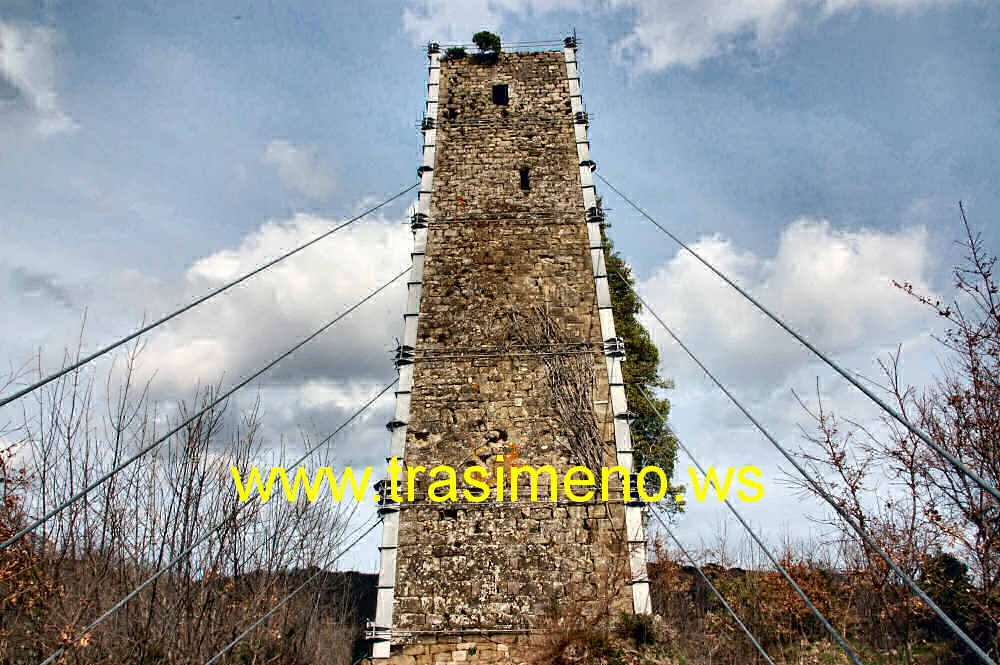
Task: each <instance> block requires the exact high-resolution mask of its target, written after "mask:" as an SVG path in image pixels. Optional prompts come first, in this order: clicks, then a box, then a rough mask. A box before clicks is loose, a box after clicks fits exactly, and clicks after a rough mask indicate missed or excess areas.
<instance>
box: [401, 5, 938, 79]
mask: <svg viewBox="0 0 1000 665" xmlns="http://www.w3.org/2000/svg"><path fill="white" fill-rule="evenodd" d="M955 1H957V0H699V1H698V2H693V1H692V0H611V1H610V2H609V3H602V2H597V1H596V0H585V1H584V2H583V3H569V2H564V1H563V0H495V1H491V0H475V1H473V2H464V3H460V4H459V5H457V6H456V5H454V4H452V3H446V2H445V1H444V0H413V1H411V2H410V6H408V7H405V8H404V9H403V28H404V29H405V30H406V31H407V32H408V33H410V34H412V35H413V36H414V37H415V39H416V40H417V41H430V40H436V41H468V40H469V38H470V35H472V34H473V33H474V32H476V31H477V30H482V29H484V28H487V29H491V30H493V31H502V28H503V26H504V24H505V23H507V22H508V21H509V19H510V17H511V16H512V15H522V16H526V15H544V14H547V13H551V12H553V11H557V10H572V9H576V10H578V11H586V12H596V11H605V12H607V11H608V10H610V11H611V12H613V13H614V12H618V13H622V14H624V15H626V16H629V17H634V23H633V25H632V27H631V30H630V32H629V34H628V35H627V36H626V37H624V38H623V39H621V40H619V41H618V42H617V43H616V44H615V45H614V52H615V55H616V56H617V57H618V58H619V59H621V60H623V61H627V62H631V63H635V65H636V66H637V67H639V68H640V69H646V70H659V69H665V68H667V67H672V66H676V65H680V66H687V67H693V66H696V65H698V64H699V63H700V62H702V61H704V60H706V59H709V58H713V57H716V56H719V55H724V54H726V53H727V52H730V51H732V50H733V49H735V48H736V47H737V45H738V44H740V43H745V44H746V45H748V46H749V47H750V48H751V49H752V50H755V51H760V50H767V49H769V48H772V47H774V46H775V45H776V44H778V43H779V42H780V40H781V39H782V38H783V37H785V36H786V35H787V34H788V33H789V32H790V31H791V30H792V29H794V28H795V27H796V26H798V25H800V24H801V23H803V22H807V21H811V22H820V21H823V20H825V19H827V18H829V17H831V16H833V15H834V14H837V13H840V12H845V11H849V10H852V9H858V8H873V9H879V10H892V11H900V12H902V11H911V10H916V9H921V8H924V7H929V6H932V5H942V4H950V3H951V2H955ZM533 37H534V38H543V37H544V36H540V35H534V36H533ZM584 38H586V36H585V35H584Z"/></svg>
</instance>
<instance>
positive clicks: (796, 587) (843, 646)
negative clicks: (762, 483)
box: [636, 386, 864, 665]
mask: <svg viewBox="0 0 1000 665" xmlns="http://www.w3.org/2000/svg"><path fill="white" fill-rule="evenodd" d="M636 389H637V390H638V391H639V394H640V395H642V398H643V399H644V400H646V403H647V404H649V407H650V408H651V409H652V410H653V413H655V414H656V415H657V416H658V417H659V419H660V421H661V422H662V423H663V424H664V425H665V426H666V427H667V428H668V430H669V431H670V432H671V434H673V430H671V429H670V425H669V424H668V423H667V419H666V418H664V417H663V415H662V414H661V413H660V411H659V410H658V409H657V408H656V406H655V405H654V404H653V402H652V400H650V399H649V396H648V395H646V392H645V391H644V390H643V389H642V387H640V386H636ZM674 439H675V440H676V441H677V445H678V446H679V447H680V448H681V450H683V451H684V452H685V453H687V456H688V457H689V458H691V461H692V462H694V465H695V466H696V467H698V470H699V471H701V475H703V476H704V475H707V474H706V473H705V467H703V466H702V465H701V463H700V462H699V461H698V459H697V458H696V457H695V456H694V453H692V452H691V450H690V449H689V448H688V447H687V446H685V445H684V442H683V441H681V440H680V437H678V436H676V435H674ZM722 502H723V503H724V504H726V507H727V508H729V511H730V512H731V513H732V514H733V516H735V517H736V519H737V520H738V521H739V523H740V524H741V525H743V528H744V529H745V530H746V532H747V533H748V534H749V535H750V537H751V538H752V539H753V541H754V542H755V543H757V547H759V548H760V549H761V551H762V552H763V553H764V555H765V556H766V557H767V558H768V559H769V560H770V561H771V563H772V564H774V567H775V568H777V569H778V572H780V573H781V576H782V577H784V578H785V580H786V581H787V582H788V584H789V585H791V587H792V589H793V590H794V591H795V593H797V594H798V595H799V598H801V599H802V601H803V602H804V603H805V604H806V607H808V608H809V611H810V612H812V613H813V616H815V617H816V618H817V619H819V622H820V624H822V625H823V628H825V629H826V632H828V633H830V635H831V636H832V637H833V639H835V640H836V641H837V644H839V645H840V648H841V649H843V650H844V653H845V654H847V657H848V658H850V659H851V661H853V662H854V665H864V663H862V662H861V660H860V659H859V658H858V655H857V654H856V653H854V649H852V648H851V647H850V645H848V644H847V640H845V639H844V638H843V637H842V636H841V635H840V633H838V632H837V629H836V628H834V627H833V625H832V624H831V623H830V622H829V621H827V619H826V617H825V616H823V613H822V612H820V611H819V608H818V607H816V605H814V604H813V602H812V601H811V600H809V596H807V595H806V592H805V591H803V590H802V587H800V586H799V585H798V583H797V582H796V581H795V580H794V579H792V576H791V575H790V574H789V572H788V571H787V570H786V569H785V567H784V566H782V565H781V562H780V561H779V560H778V558H777V557H776V556H775V555H774V553H773V552H771V550H770V548H768V546H767V545H765V544H764V541H763V540H762V539H761V537H760V536H758V535H757V532H756V531H754V530H753V527H751V526H750V524H749V523H748V522H747V521H746V520H745V519H744V518H743V515H742V514H740V512H739V511H738V510H736V508H735V507H734V506H733V504H732V503H730V502H729V499H723V500H722Z"/></svg>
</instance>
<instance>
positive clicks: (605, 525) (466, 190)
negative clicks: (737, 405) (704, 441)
mask: <svg viewBox="0 0 1000 665" xmlns="http://www.w3.org/2000/svg"><path fill="white" fill-rule="evenodd" d="M428 56H429V59H430V66H429V75H428V84H427V107H426V116H425V119H424V121H423V124H422V129H423V134H424V149H423V164H422V165H421V166H420V168H419V173H420V177H421V185H420V191H419V197H418V201H417V212H416V213H415V214H414V215H413V218H412V226H413V233H414V249H413V255H412V256H413V269H412V273H411V277H410V281H409V287H408V288H409V297H408V299H407V305H406V312H405V313H404V315H403V317H404V324H405V325H404V334H403V343H402V345H401V347H400V349H399V350H398V353H397V359H396V364H397V367H398V369H399V377H400V380H399V385H398V391H397V393H396V395H397V401H396V412H395V416H394V419H393V420H392V421H391V422H390V423H389V425H388V427H389V429H390V430H391V432H392V440H391V450H390V458H391V457H397V458H398V459H400V460H401V461H402V462H403V464H404V465H405V466H406V467H409V468H413V467H416V466H423V467H426V468H427V469H431V468H432V467H434V466H436V465H438V464H445V465H450V466H452V467H454V468H455V469H456V470H457V471H458V473H459V480H460V481H461V473H462V470H463V469H464V468H465V467H467V466H469V465H481V466H484V467H487V468H489V469H491V473H493V474H495V473H497V472H498V469H497V467H500V469H503V465H504V464H511V465H532V466H535V467H538V466H541V465H544V464H548V465H552V466H553V467H555V468H556V469H557V470H558V471H559V472H560V473H564V472H565V471H566V470H567V469H568V468H570V467H571V466H575V465H585V466H589V467H590V468H594V467H595V466H602V465H605V466H609V467H610V466H615V465H618V466H622V467H625V468H626V469H630V470H631V469H632V452H631V449H632V447H631V438H630V433H629V415H630V414H629V412H628V407H627V405H626V402H625V390H624V386H623V383H622V372H621V363H622V360H623V345H622V344H621V342H620V340H619V339H618V338H617V336H616V334H615V326H614V320H613V316H612V310H611V301H610V292H609V288H608V276H607V273H606V270H605V263H604V254H603V249H602V246H601V233H600V228H601V227H600V225H601V223H602V221H603V215H602V212H601V211H600V210H599V208H598V206H597V200H596V197H595V192H594V184H593V178H592V171H593V169H594V168H595V165H594V163H593V162H592V161H591V159H590V146H589V143H588V140H587V123H588V119H587V114H586V113H585V112H584V109H583V103H582V98H581V95H580V79H579V75H578V71H577V64H576V41H575V39H574V38H567V39H566V40H565V48H564V49H562V50H559V51H546V52H524V53H501V54H499V56H498V57H496V58H490V57H480V56H469V57H464V58H458V59H454V58H446V57H443V54H442V53H441V52H440V48H439V47H438V45H437V44H431V45H429V47H428ZM497 455H504V456H505V460H506V461H505V462H499V463H498V462H497ZM508 472H509V469H508ZM508 475H509V474H508ZM615 477H616V478H617V477H618V476H615ZM522 478H523V477H522ZM541 478H542V480H541V482H540V483H539V486H540V488H541V489H540V496H539V501H538V502H530V501H527V500H525V497H523V496H519V501H517V502H510V501H507V502H498V501H496V497H495V496H493V497H491V498H490V499H489V500H487V501H484V502H482V503H472V502H468V501H465V500H464V499H463V498H462V497H461V496H460V497H459V499H460V500H459V501H458V502H446V503H435V502H431V501H429V500H428V496H427V482H426V481H424V482H421V483H419V484H417V486H416V490H417V491H416V494H415V500H414V501H403V502H401V503H388V504H386V505H383V506H382V508H381V510H380V512H381V513H382V515H383V518H384V526H383V534H382V546H381V548H380V549H381V570H380V574H379V588H378V607H377V612H376V617H375V620H374V622H373V625H371V626H370V629H369V637H370V638H371V639H372V640H373V657H374V658H375V659H390V660H392V661H394V662H399V663H402V662H405V663H407V664H408V665H413V664H414V663H415V664H416V665H424V664H425V663H426V664H431V663H435V662H438V663H442V662H448V661H455V662H459V661H461V662H466V663H475V662H484V663H486V662H492V661H514V662H517V661H524V660H527V659H528V658H529V657H530V656H531V655H532V653H534V652H537V651H538V649H539V648H540V647H541V644H542V642H543V641H544V640H545V639H546V636H547V635H551V634H552V632H553V631H554V630H557V627H558V626H559V625H563V626H565V625H567V624H568V623H571V622H573V621H576V622H578V623H586V624H587V625H590V626H594V627H602V626H611V625H613V624H614V623H615V622H616V621H617V619H618V617H619V615H620V614H621V613H622V612H637V613H648V612H649V611H650V609H649V608H650V602H649V585H648V582H647V579H646V550H645V535H644V529H643V516H642V508H641V506H640V505H635V504H627V503H626V502H625V501H624V500H623V496H622V491H621V484H620V482H619V483H618V489H617V492H616V493H614V494H612V495H611V496H610V497H609V498H610V500H609V501H602V500H601V497H600V496H599V493H598V495H597V496H595V498H594V500H592V501H588V502H584V503H577V502H575V501H570V500H567V498H566V497H565V496H564V494H563V490H562V489H561V488H560V489H559V495H558V497H557V500H556V501H552V500H550V497H549V495H548V491H547V487H548V486H547V485H546V477H545V476H544V475H542V476H541ZM598 478H599V470H598ZM431 480H433V479H431ZM524 480H526V479H524ZM460 484H461V482H460ZM560 485H561V482H560ZM560 622H561V623H560ZM383 662H384V661H383Z"/></svg>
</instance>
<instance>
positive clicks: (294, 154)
mask: <svg viewBox="0 0 1000 665" xmlns="http://www.w3.org/2000/svg"><path fill="white" fill-rule="evenodd" d="M264 163H266V164H269V165H271V166H273V167H274V168H275V169H276V170H277V171H278V177H279V178H281V182H282V183H283V184H284V185H285V186H286V187H290V188H291V189H294V190H296V191H298V192H301V193H302V194H305V195H306V196H308V197H309V198H313V199H321V198H324V197H326V196H329V195H330V194H331V193H332V192H333V190H334V186H335V184H336V181H335V179H334V177H333V173H332V171H331V169H330V167H329V166H327V165H326V164H324V163H323V162H322V161H321V160H320V159H319V157H318V155H317V154H316V149H315V148H313V147H309V146H297V145H294V144H292V143H290V142H288V141H284V140H281V139H275V140H274V141H271V142H270V143H268V144H267V149H266V150H265V151H264Z"/></svg>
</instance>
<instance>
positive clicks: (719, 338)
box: [637, 218, 937, 538]
mask: <svg viewBox="0 0 1000 665" xmlns="http://www.w3.org/2000/svg"><path fill="white" fill-rule="evenodd" d="M692 248H693V249H695V251H697V252H699V253H700V254H702V255H703V256H704V257H705V258H706V259H707V260H708V261H710V262H711V263H713V264H714V265H715V266H716V267H718V268H719V269H720V270H721V271H723V272H724V273H726V274H728V275H729V276H730V277H731V278H732V279H734V281H735V282H736V283H738V284H739V285H740V286H741V287H743V288H745V289H746V290H747V291H749V292H750V294H751V295H753V296H754V297H756V298H757V299H758V300H759V301H761V302H762V303H763V304H765V305H766V306H768V307H770V308H771V309H772V310H773V311H775V312H776V313H777V314H778V315H779V316H780V317H782V318H783V319H784V320H785V321H787V322H788V323H789V324H790V325H791V326H792V327H794V328H795V329H797V330H798V331H799V332H800V333H802V334H803V335H804V336H805V337H806V338H807V339H809V340H810V341H811V342H813V343H815V344H816V345H817V346H818V347H819V348H820V349H821V350H823V351H824V352H826V353H827V354H828V355H830V356H832V357H833V358H834V359H835V360H837V361H839V362H840V363H841V365H843V366H844V367H845V368H846V369H847V370H848V371H858V372H861V373H863V374H865V375H866V376H877V374H878V372H877V368H876V366H875V362H876V360H877V359H878V358H884V356H885V354H886V353H887V352H889V351H891V350H894V349H895V347H896V345H897V344H903V354H904V355H903V358H904V362H905V363H906V365H905V368H906V369H907V374H906V376H905V377H904V378H905V379H907V380H909V381H911V382H914V383H916V384H920V383H922V382H924V381H925V380H926V379H927V378H928V376H929V374H930V373H931V372H933V370H934V364H935V358H934V353H933V348H934V347H933V343H932V342H931V341H930V339H929V333H930V331H931V327H932V326H934V325H936V324H937V322H936V320H935V319H934V317H932V316H930V315H929V314H928V312H927V311H926V309H925V308H922V307H920V306H919V305H917V304H916V303H915V302H914V301H913V300H912V299H911V298H909V297H907V296H906V295H905V294H903V293H902V292H900V291H899V290H898V289H896V288H895V287H893V286H892V284H891V280H892V279H897V280H900V281H902V280H907V281H910V282H912V283H913V284H914V286H915V288H917V289H918V290H920V291H921V292H923V293H926V294H928V295H931V296H933V295H934V292H933V290H932V288H931V287H930V285H929V280H930V277H929V276H930V275H931V274H932V273H934V271H935V270H936V268H937V266H935V265H934V255H933V253H932V251H931V249H930V247H929V236H928V233H927V231H926V229H925V228H924V227H919V226H918V227H909V228H903V229H900V230H899V231H896V232H881V231H872V230H867V229H861V230H857V231H845V230H839V229H836V228H834V227H833V226H832V225H831V224H830V223H829V222H827V221H825V220H814V219H805V218H803V219H798V220H796V221H794V222H793V223H791V224H790V225H789V226H788V227H787V228H785V229H784V231H783V232H782V233H781V235H780V237H779V238H778V245H777V250H776V253H775V255H774V256H772V257H762V256H759V255H757V254H755V253H753V252H749V251H745V250H741V249H739V248H737V247H736V246H734V244H733V243H732V242H731V241H730V240H728V239H726V238H724V237H722V236H719V235H715V236H710V237H706V238H702V239H700V240H699V241H697V242H695V243H693V244H692ZM637 288H638V289H639V292H640V294H642V295H643V297H644V298H645V299H646V300H647V301H648V302H649V303H650V305H651V306H652V308H653V309H654V310H656V312H657V313H658V314H659V315H660V316H661V318H663V320H664V321H665V322H666V323H667V325H669V326H670V327H671V328H672V329H673V330H674V331H675V332H676V333H677V335H678V336H679V337H680V338H681V339H682V340H683V341H684V342H685V343H686V344H687V345H688V346H689V347H691V349H692V351H693V352H694V353H695V354H696V355H697V356H698V357H699V359H700V360H701V361H702V362H704V363H705V365H706V366H707V367H708V368H709V370H710V371H712V372H713V373H714V374H715V375H716V376H717V377H718V378H719V379H720V381H722V382H723V383H724V384H726V385H727V387H728V388H729V389H730V390H731V391H732V392H733V394H734V395H735V396H736V397H737V398H738V399H740V400H741V401H742V402H743V403H744V404H745V405H746V406H747V407H748V408H749V409H750V411H751V412H752V413H753V414H754V415H755V416H756V417H757V418H758V419H760V420H761V421H762V422H763V424H764V425H765V427H767V428H768V429H769V430H770V431H771V433H772V434H774V435H775V436H776V437H777V438H778V440H779V441H780V442H781V443H782V444H783V445H784V446H786V447H788V448H791V449H797V448H798V447H799V445H800V442H801V439H800V432H799V429H798V425H799V424H801V425H802V426H804V427H806V428H807V429H810V428H811V425H810V423H809V419H808V417H807V415H806V414H805V412H804V411H802V409H801V408H800V407H799V406H798V404H797V402H796V401H795V398H794V396H793V395H792V392H791V391H792V390H793V389H794V390H795V391H796V392H798V393H799V395H801V396H803V397H804V398H806V399H810V400H813V398H814V391H815V387H816V384H815V381H816V379H817V377H819V378H820V380H821V389H822V391H823V394H824V400H825V401H826V407H827V408H828V409H835V410H836V411H837V412H838V413H839V414H841V415H843V416H846V417H849V418H855V419H857V420H859V421H860V422H864V423H867V424H868V425H869V426H874V427H875V428H876V429H877V424H876V423H877V418H878V412H877V409H876V408H875V407H874V406H873V405H872V403H870V402H868V401H867V398H865V397H864V396H863V395H861V394H860V393H859V392H858V391H856V390H855V389H854V388H852V387H850V386H849V385H848V384H847V383H846V382H844V381H842V380H840V379H839V378H835V377H834V374H833V372H832V370H830V369H828V368H826V367H825V366H824V365H823V364H822V363H821V361H819V360H818V359H817V358H815V357H814V356H813V355H811V354H810V353H809V352H808V351H806V350H805V349H804V348H803V347H802V346H801V345H800V344H799V343H798V342H796V341H795V340H794V339H793V338H792V337H791V336H789V335H788V334H787V333H785V332H784V331H782V330H781V329H779V328H778V327H777V326H776V325H775V324H774V323H773V322H772V321H770V320H769V319H767V318H765V316H764V315H763V314H761V313H760V312H759V311H758V310H756V309H755V308H754V307H753V306H752V305H751V304H750V303H748V302H746V301H745V300H744V299H743V298H742V296H740V295H739V294H738V293H736V292H735V290H733V289H732V288H731V287H730V286H728V285H726V284H725V283H724V282H722V281H721V280H720V279H719V278H718V277H716V276H715V275H714V274H712V273H711V272H709V271H708V270H707V269H706V268H705V267H704V266H703V265H701V264H700V263H698V262H697V260H696V259H694V258H693V257H691V255H690V254H687V253H686V252H681V251H679V252H678V253H677V254H676V255H674V256H673V258H671V259H670V260H669V261H667V262H666V263H665V264H664V265H663V266H661V267H660V268H659V269H658V270H657V271H656V272H655V273H654V274H653V275H652V276H651V277H650V278H649V279H647V280H644V281H642V282H640V283H639V284H638V285H637ZM643 317H644V323H645V325H646V327H647V328H648V329H649V331H650V333H651V335H652V337H653V340H654V341H655V342H656V344H657V347H658V348H659V349H660V358H661V372H662V374H663V375H664V376H667V377H671V378H673V379H675V381H676V384H677V388H676V389H675V390H673V391H671V394H669V397H670V398H671V402H672V415H671V419H672V421H673V422H674V426H675V429H676V430H677V432H678V434H679V435H680V437H681V439H682V440H684V441H685V442H686V443H687V444H688V445H689V446H690V447H691V448H692V449H694V451H695V454H696V455H698V456H699V458H700V461H701V462H702V463H703V464H705V465H706V466H708V465H716V466H717V467H728V466H730V465H734V466H742V465H746V464H753V465H756V466H758V467H760V468H761V469H762V470H763V472H764V484H765V487H766V493H765V499H764V500H762V501H760V502H758V503H755V504H746V505H742V506H740V507H739V509H740V510H741V511H743V512H745V513H746V514H747V515H748V516H749V518H750V519H751V521H753V522H755V523H760V524H766V525H768V527H769V529H770V531H771V533H772V535H776V533H780V531H782V530H783V529H787V530H789V531H790V532H792V533H795V534H798V535H802V534H805V533H807V532H808V531H809V529H810V523H809V521H808V520H807V519H806V517H805V516H804V515H805V514H806V513H809V514H813V515H820V514H823V512H824V508H823V507H822V506H820V505H818V504H816V503H813V502H806V503H803V502H802V501H801V500H800V499H799V498H798V497H796V496H795V494H794V492H793V491H792V490H791V489H789V488H788V487H786V486H783V485H782V484H781V483H780V482H779V481H780V480H781V478H782V472H781V469H790V466H789V465H788V464H787V462H785V461H784V460H782V459H781V458H780V456H779V454H778V453H777V452H776V451H775V450H774V449H773V448H772V447H771V446H770V444H769V443H768V442H767V441H766V440H765V439H764V438H763V437H762V436H761V435H760V433H759V432H757V431H756V430H755V429H754V428H753V427H752V425H751V424H750V423H749V422H748V421H747V420H746V418H745V417H744V416H743V415H742V414H741V413H740V412H739V411H737V410H736V408H735V407H734V406H733V405H732V404H731V403H729V401H728V400H727V399H726V398H725V397H724V396H723V395H722V393H721V391H719V390H718V389H717V388H715V386H714V385H712V384H711V383H710V382H709V381H708V380H707V379H706V378H705V377H704V375H703V374H702V372H701V370H700V369H698V367H697V366H696V365H695V364H694V363H693V362H692V361H691V360H690V359H689V358H688V357H687V356H686V355H685V354H684V352H683V351H682V350H681V349H680V348H679V347H678V346H677V344H676V343H674V342H673V341H672V340H671V339H670V338H669V337H668V335H667V334H666V333H665V332H664V331H663V329H662V327H660V325H659V324H658V323H657V322H656V321H655V320H653V319H652V318H651V317H650V316H649V315H648V313H644V314H643ZM688 464H689V461H688V459H687V458H686V456H683V455H682V456H681V457H680V458H679V460H678V470H679V471H680V473H679V474H678V475H677V480H678V482H681V483H688V484H689V481H688V480H687V471H686V468H687V466H688ZM722 518H724V509H723V508H722V507H721V506H719V505H716V504H714V502H708V503H703V504H702V503H692V504H689V505H688V516H687V518H686V519H684V520H683V521H682V523H681V525H680V529H681V532H682V533H684V534H685V535H686V537H688V538H692V537H697V536H706V537H707V536H710V527H708V526H706V525H711V524H713V523H714V520H715V519H722Z"/></svg>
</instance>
